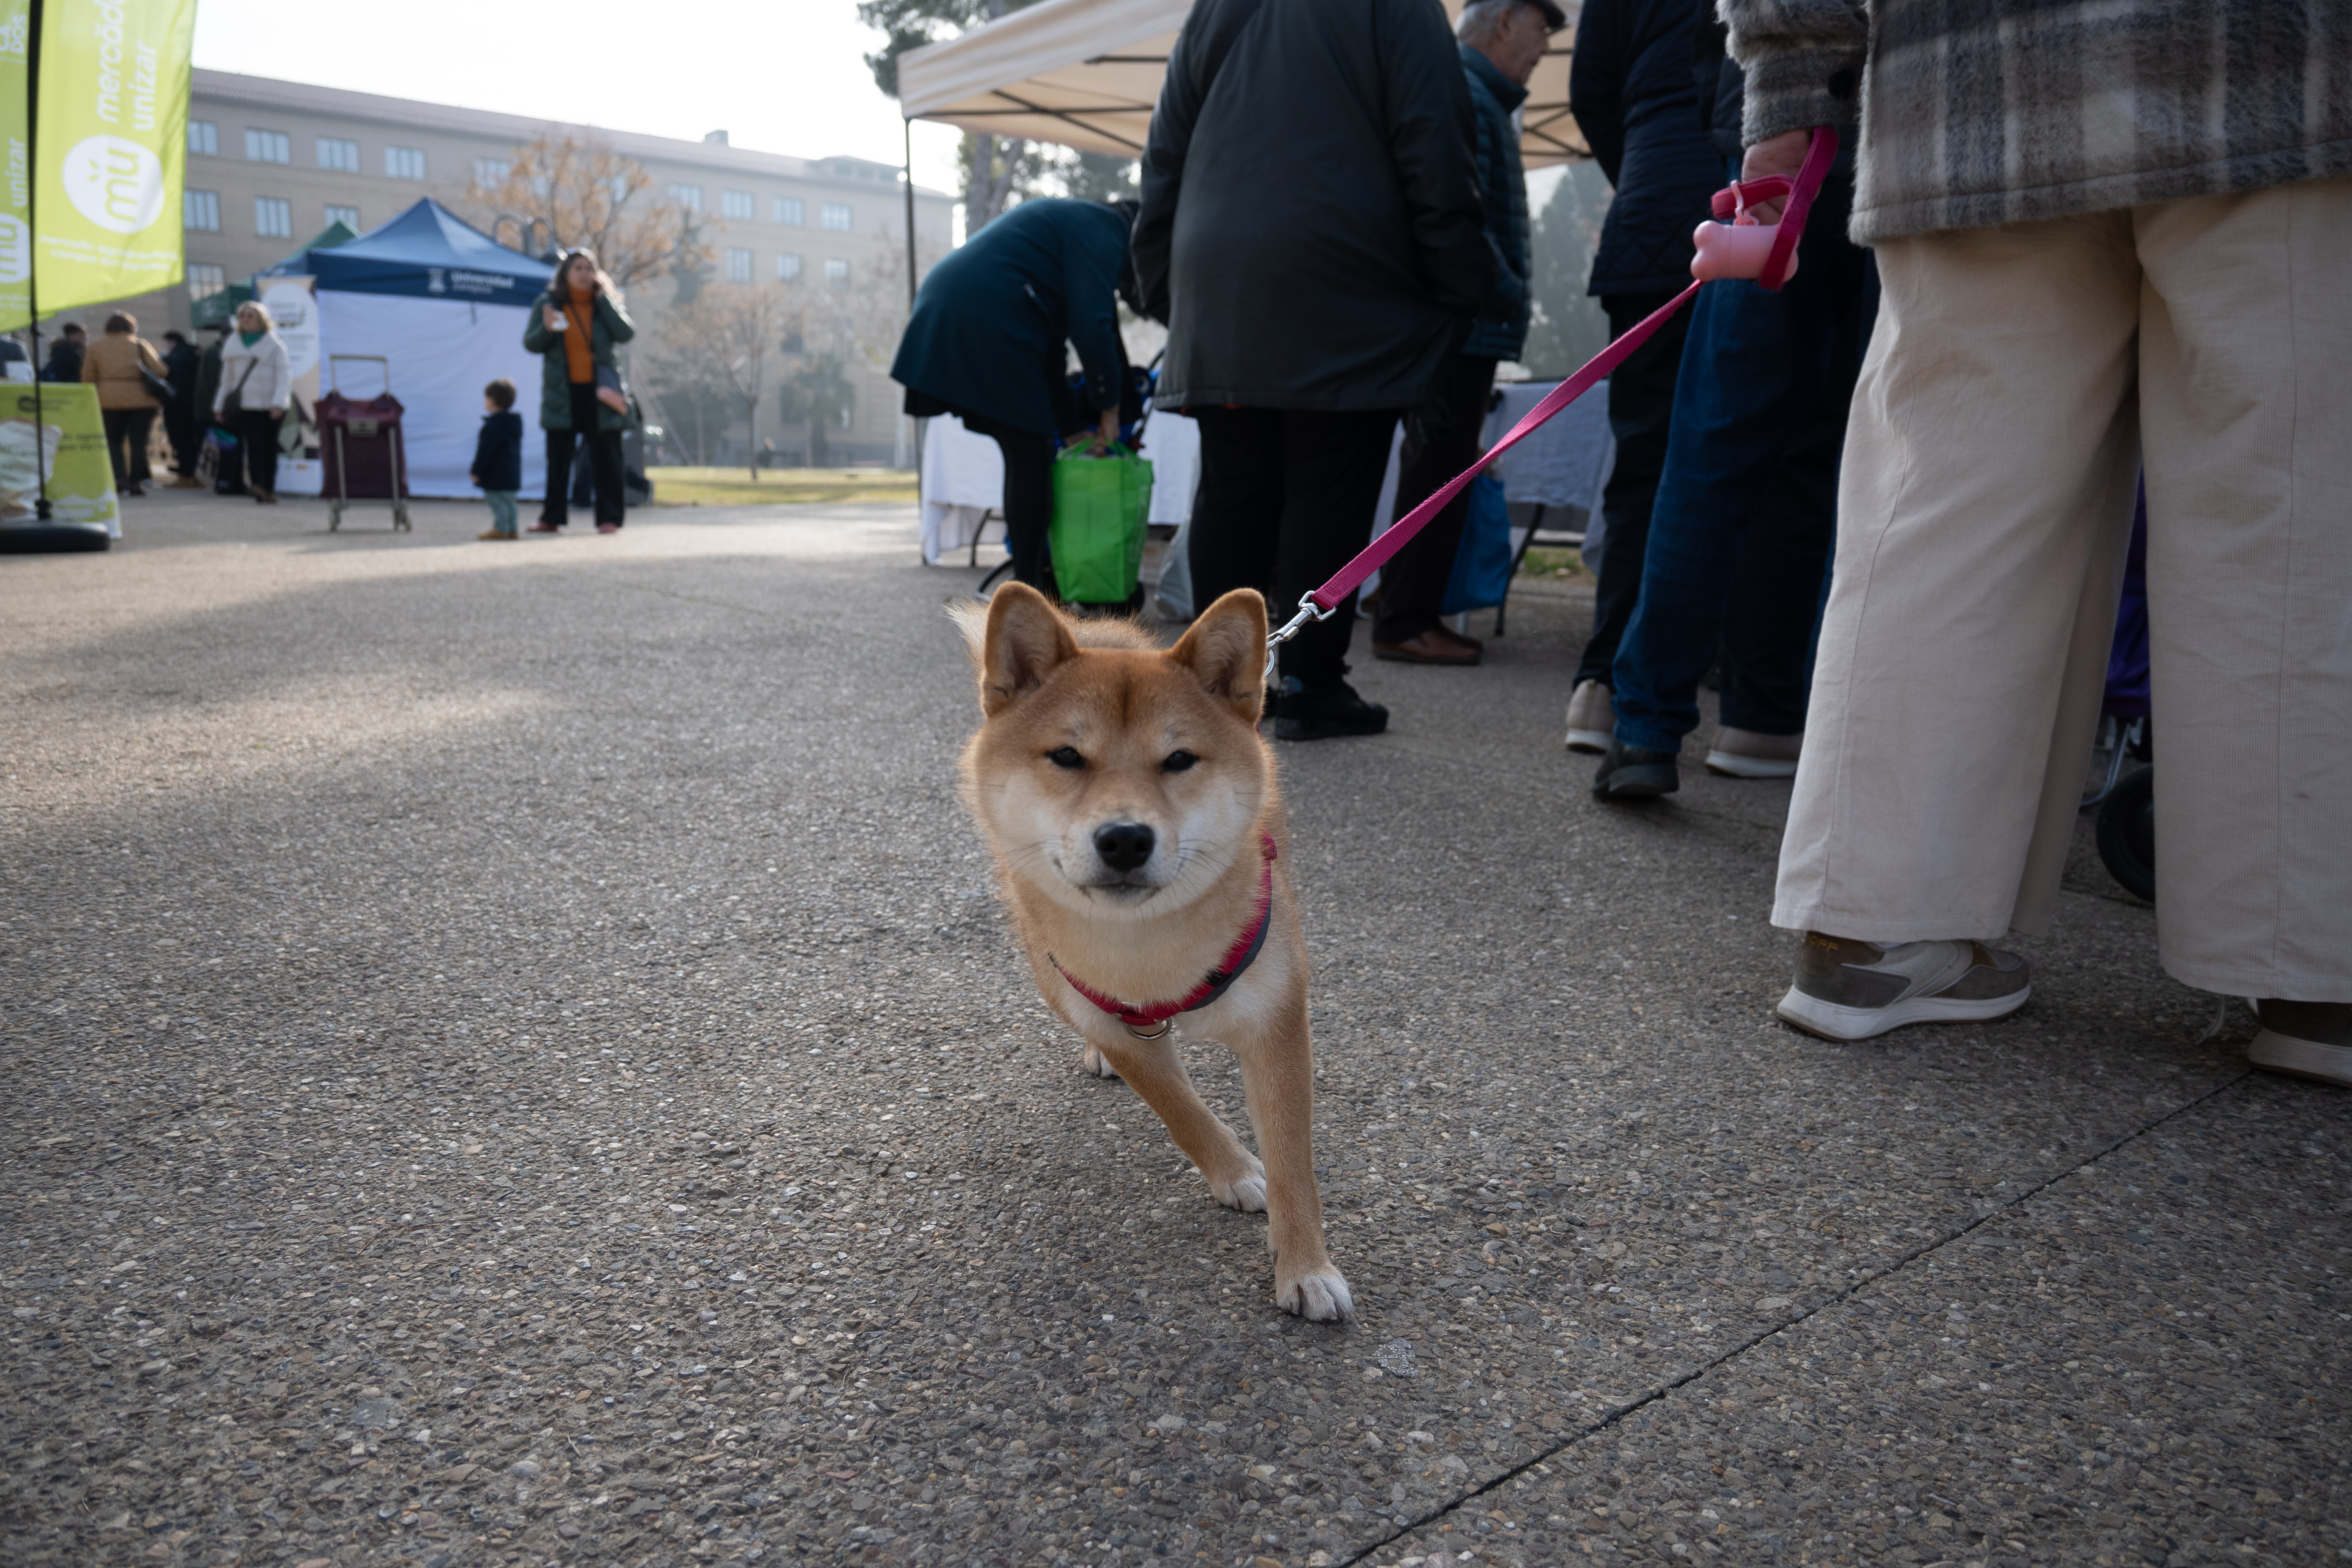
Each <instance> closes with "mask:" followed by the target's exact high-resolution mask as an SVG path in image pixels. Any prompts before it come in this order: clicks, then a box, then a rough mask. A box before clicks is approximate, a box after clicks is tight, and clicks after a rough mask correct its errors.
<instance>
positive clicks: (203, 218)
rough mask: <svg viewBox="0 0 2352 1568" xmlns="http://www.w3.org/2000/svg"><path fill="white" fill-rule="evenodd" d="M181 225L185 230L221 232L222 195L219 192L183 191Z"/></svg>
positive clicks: (181, 197) (181, 194)
mask: <svg viewBox="0 0 2352 1568" xmlns="http://www.w3.org/2000/svg"><path fill="white" fill-rule="evenodd" d="M180 225H181V226H182V227H184V228H201V229H205V230H207V231H209V232H211V233H215V234H217V233H219V232H220V193H219V192H218V191H183V192H181V193H180Z"/></svg>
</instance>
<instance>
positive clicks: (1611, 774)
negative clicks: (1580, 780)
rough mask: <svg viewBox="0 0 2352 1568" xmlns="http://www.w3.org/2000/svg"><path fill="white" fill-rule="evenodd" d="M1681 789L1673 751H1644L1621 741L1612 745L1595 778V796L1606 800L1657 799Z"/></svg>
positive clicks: (1680, 774) (1681, 776) (1680, 775)
mask: <svg viewBox="0 0 2352 1568" xmlns="http://www.w3.org/2000/svg"><path fill="white" fill-rule="evenodd" d="M1682 787H1683V775H1682V770H1681V769H1680V768H1679V767H1678V766H1677V765H1676V763H1675V753H1674V752H1648V751H1643V749H1642V748H1641V747H1639V746H1629V745H1627V744H1626V743H1625V742H1622V741H1611V742H1609V754H1608V755H1607V756H1605V757H1603V758H1601V771H1600V772H1598V773H1594V774H1593V775H1592V793H1593V794H1595V795H1599V796H1600V797H1601V799H1603V800H1655V799H1656V798H1657V797H1658V796H1660V795H1672V794H1674V793H1675V791H1676V790H1678V789H1680V788H1682Z"/></svg>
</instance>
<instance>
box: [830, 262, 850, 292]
mask: <svg viewBox="0 0 2352 1568" xmlns="http://www.w3.org/2000/svg"><path fill="white" fill-rule="evenodd" d="M824 286H825V287H826V288H828V289H846V288H848V287H849V263H848V262H846V261H844V260H842V259H841V258H839V257H837V256H836V257H834V258H831V259H830V260H828V261H826V262H825V264H824Z"/></svg>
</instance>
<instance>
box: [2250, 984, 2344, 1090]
mask: <svg viewBox="0 0 2352 1568" xmlns="http://www.w3.org/2000/svg"><path fill="white" fill-rule="evenodd" d="M2254 1010H2255V1011H2256V1012H2257V1013H2259V1014H2261V1015H2262V1019H2263V1028H2262V1033H2260V1034H2258V1035H2256V1036H2255V1037H2254V1042H2253V1044H2252V1045H2251V1046H2248V1047H2246V1059H2247V1060H2249V1061H2251V1062H2252V1063H2253V1064H2254V1065H2255V1066H2256V1067H2258V1068H2270V1069H2271V1071H2273V1072H2284V1073H2292V1074H2294V1076H2295V1077H2297V1078H2314V1079H2318V1080H2319V1081H2320V1082H2322V1083H2335V1084H2342V1085H2344V1086H2345V1087H2346V1088H2347V1089H2352V1003H2346V1002H2260V1003H2257V1004H2255V1007H2254Z"/></svg>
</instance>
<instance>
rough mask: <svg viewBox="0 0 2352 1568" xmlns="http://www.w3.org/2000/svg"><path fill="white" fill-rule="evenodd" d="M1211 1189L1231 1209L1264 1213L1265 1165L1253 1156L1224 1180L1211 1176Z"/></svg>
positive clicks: (1247, 1212) (1246, 1212)
mask: <svg viewBox="0 0 2352 1568" xmlns="http://www.w3.org/2000/svg"><path fill="white" fill-rule="evenodd" d="M1209 1191H1211V1192H1212V1193H1214V1194H1216V1196H1217V1201H1218V1202H1219V1203H1221V1204H1223V1205H1225V1206H1226V1207H1227V1208H1229V1209H1239V1210H1241V1211H1242V1213H1244V1214H1264V1213H1265V1166H1264V1165H1261V1164H1260V1163H1258V1162H1257V1161H1256V1160H1255V1158H1252V1159H1251V1160H1250V1162H1249V1163H1248V1164H1247V1165H1244V1167H1242V1169H1241V1170H1240V1171H1239V1172H1237V1173H1235V1174H1234V1175H1233V1176H1231V1177H1228V1178H1227V1179H1225V1180H1223V1181H1219V1180H1218V1179H1217V1178H1216V1177H1214V1176H1211V1177H1210V1178H1209Z"/></svg>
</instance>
